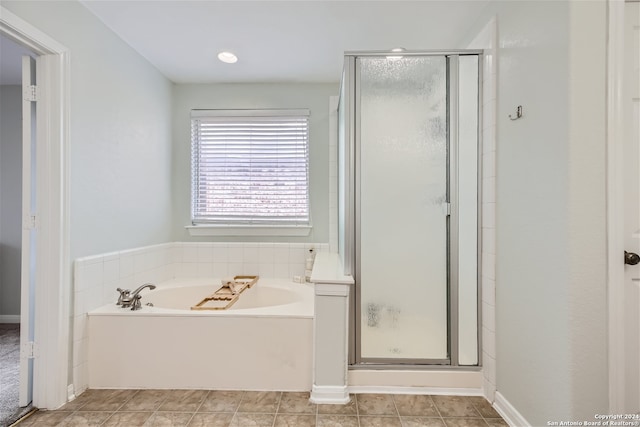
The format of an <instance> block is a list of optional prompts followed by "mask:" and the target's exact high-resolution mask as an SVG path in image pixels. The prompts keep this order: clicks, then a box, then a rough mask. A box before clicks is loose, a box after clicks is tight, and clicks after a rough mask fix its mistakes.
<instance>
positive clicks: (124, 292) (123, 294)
mask: <svg viewBox="0 0 640 427" xmlns="http://www.w3.org/2000/svg"><path fill="white" fill-rule="evenodd" d="M116 291H118V292H120V296H119V297H118V302H117V303H116V305H122V300H123V299H126V298H128V297H129V295H130V294H131V291H130V290H129V289H121V288H116Z"/></svg>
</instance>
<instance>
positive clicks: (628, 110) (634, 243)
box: [621, 2, 640, 413]
mask: <svg viewBox="0 0 640 427" xmlns="http://www.w3.org/2000/svg"><path fill="white" fill-rule="evenodd" d="M625 20H626V22H625V56H626V58H625V74H624V86H623V93H624V96H623V100H622V101H623V111H624V112H625V113H624V114H625V115H624V123H625V145H624V172H623V173H624V182H625V184H624V203H625V207H624V216H625V220H624V234H625V235H624V239H625V250H626V251H628V252H633V253H636V254H640V3H637V2H635V3H631V2H627V3H626V4H625ZM621 256H622V254H621ZM624 301H625V305H624V325H625V331H624V358H625V367H624V372H625V393H624V396H625V399H624V400H625V401H624V406H625V412H626V413H640V263H639V264H637V265H625V281H624Z"/></svg>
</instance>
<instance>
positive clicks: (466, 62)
mask: <svg viewBox="0 0 640 427" xmlns="http://www.w3.org/2000/svg"><path fill="white" fill-rule="evenodd" d="M481 63H482V61H481V52H479V51H452V52H354V53H347V54H346V55H345V67H344V71H343V77H342V85H341V93H340V101H339V107H338V129H339V137H338V171H339V172H338V187H339V189H338V194H339V202H338V232H339V242H338V246H339V252H340V255H341V257H342V260H343V264H344V266H345V270H346V271H345V273H347V274H351V275H353V277H354V278H355V282H356V286H355V292H353V293H352V295H351V302H350V306H351V315H350V364H351V365H352V367H355V368H357V367H359V366H360V367H364V366H366V367H371V366H381V367H402V366H405V367H406V366H408V365H413V366H417V365H426V366H434V365H445V366H448V367H450V366H477V365H479V364H480V360H479V353H480V352H479V348H480V342H479V339H480V338H479V337H480V336H479V328H478V325H479V316H480V311H479V304H478V301H479V300H480V295H479V288H478V283H479V276H480V266H481V263H480V261H479V255H480V250H479V245H480V242H481V236H480V224H481V223H480V210H479V208H478V207H479V201H480V188H479V179H478V177H479V174H480V159H481V155H480V153H481V149H480V137H479V135H480V129H479V124H480V123H481V120H480V114H481V108H480V106H481V105H482V103H481V93H480V88H481V85H480V82H481V67H480V64H481Z"/></svg>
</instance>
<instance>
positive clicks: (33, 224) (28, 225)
mask: <svg viewBox="0 0 640 427" xmlns="http://www.w3.org/2000/svg"><path fill="white" fill-rule="evenodd" d="M23 224H24V225H23V227H22V228H24V229H25V230H35V229H36V228H37V227H38V218H37V217H36V216H35V215H26V216H25V217H24V222H23Z"/></svg>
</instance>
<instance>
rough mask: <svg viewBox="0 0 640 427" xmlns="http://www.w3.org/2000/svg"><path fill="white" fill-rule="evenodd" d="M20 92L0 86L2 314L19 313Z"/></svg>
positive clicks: (20, 208)
mask: <svg viewBox="0 0 640 427" xmlns="http://www.w3.org/2000/svg"><path fill="white" fill-rule="evenodd" d="M21 95H22V87H21V86H13V85H3V86H0V317H1V316H16V315H19V314H20V275H21V259H22V258H21V250H22V249H21V248H22V221H21V212H22V96H21Z"/></svg>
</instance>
